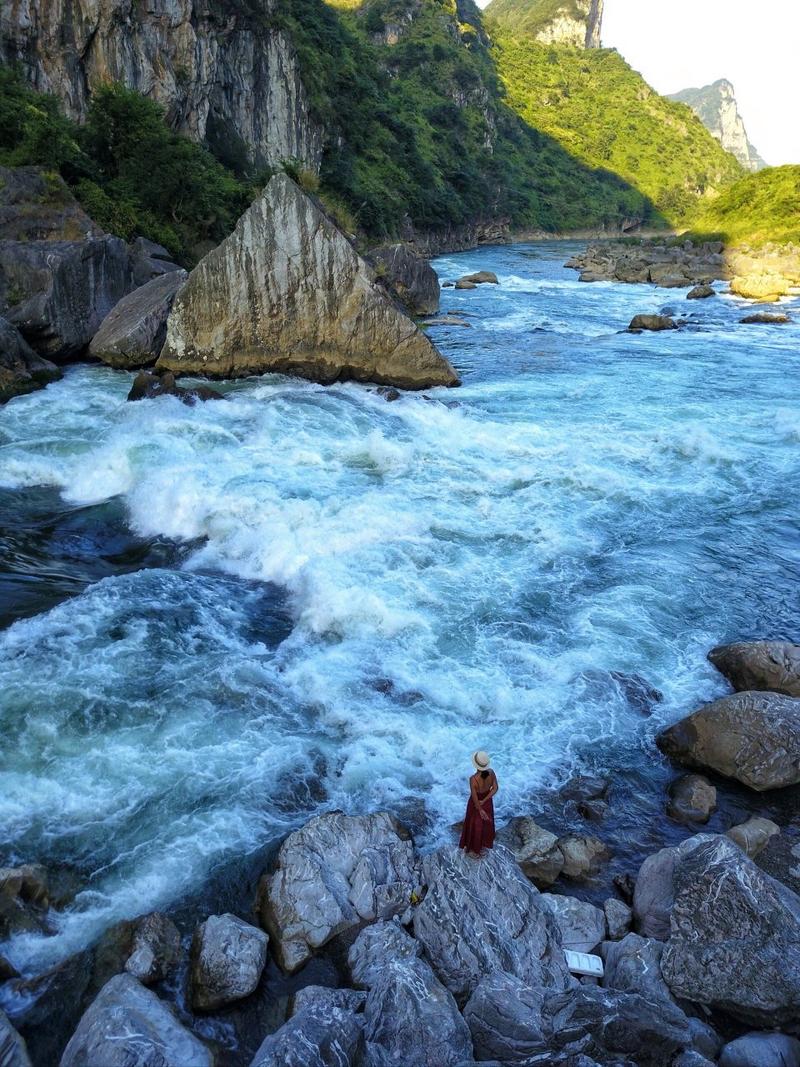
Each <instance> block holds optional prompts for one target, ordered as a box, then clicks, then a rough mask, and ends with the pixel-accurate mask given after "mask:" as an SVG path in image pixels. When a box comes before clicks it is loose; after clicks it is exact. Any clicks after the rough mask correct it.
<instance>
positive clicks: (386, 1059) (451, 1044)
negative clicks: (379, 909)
mask: <svg viewBox="0 0 800 1067" xmlns="http://www.w3.org/2000/svg"><path fill="white" fill-rule="evenodd" d="M421 953H422V946H421V945H420V944H419V942H417V941H415V940H414V938H412V937H410V936H409V935H408V934H407V933H406V932H405V930H403V929H402V927H401V926H400V925H399V923H394V922H378V923H375V924H373V925H372V926H368V927H367V928H366V929H365V930H362V932H361V933H360V934H359V936H358V938H357V939H356V941H355V943H354V944H353V946H352V948H351V949H350V953H349V955H348V963H349V965H350V969H351V973H352V975H353V980H354V981H355V982H357V983H358V984H360V985H365V986H367V988H368V990H369V992H368V993H367V1000H366V1004H365V1005H364V1037H365V1041H366V1049H367V1062H368V1063H370V1064H376V1065H382V1064H386V1065H387V1067H388V1065H389V1064H395V1063H398V1064H399V1063H402V1064H403V1067H428V1065H430V1064H442V1065H443V1067H457V1065H458V1064H460V1063H462V1062H463V1061H464V1060H465V1059H470V1058H471V1056H472V1040H471V1038H470V1032H469V1028H468V1026H467V1024H466V1022H465V1021H464V1019H463V1018H462V1017H461V1015H460V1014H459V1011H458V1006H457V1004H456V1002H455V1000H454V998H453V995H452V994H451V993H450V992H449V991H448V990H447V989H445V987H444V986H443V985H442V983H441V982H440V981H439V980H438V978H436V976H435V975H434V973H433V971H432V970H431V967H430V965H429V964H428V963H427V962H426V961H425V960H423V959H421Z"/></svg>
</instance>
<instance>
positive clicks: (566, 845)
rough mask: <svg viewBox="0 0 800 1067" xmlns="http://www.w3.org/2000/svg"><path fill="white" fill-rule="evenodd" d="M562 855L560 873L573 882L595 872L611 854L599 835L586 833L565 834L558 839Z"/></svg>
mask: <svg viewBox="0 0 800 1067" xmlns="http://www.w3.org/2000/svg"><path fill="white" fill-rule="evenodd" d="M558 847H559V848H560V849H561V853H562V855H563V857H564V867H563V870H562V874H563V875H564V877H565V878H570V879H571V880H572V881H574V882H583V881H586V880H587V879H588V878H591V877H592V875H594V874H596V873H597V870H598V869H599V867H600V865H601V864H602V862H603V861H604V860H606V859H608V857H609V856H610V855H611V852H610V850H609V848H608V846H607V845H606V844H605V843H604V842H603V841H601V840H600V838H599V837H592V836H590V835H588V834H567V835H566V836H565V837H560V838H559V839H558Z"/></svg>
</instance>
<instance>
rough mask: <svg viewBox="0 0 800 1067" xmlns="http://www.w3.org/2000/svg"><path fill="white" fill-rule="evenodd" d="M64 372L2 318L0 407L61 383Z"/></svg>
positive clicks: (0, 330) (0, 336)
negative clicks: (58, 382)
mask: <svg viewBox="0 0 800 1067" xmlns="http://www.w3.org/2000/svg"><path fill="white" fill-rule="evenodd" d="M60 377H61V371H60V370H59V368H58V367H57V366H56V365H55V363H51V362H50V360H48V359H43V358H42V357H41V356H39V355H37V353H36V352H34V351H33V349H32V348H31V346H30V345H29V344H28V342H27V341H26V340H25V338H24V337H23V336H22V334H21V333H20V332H19V330H17V329H16V327H14V326H12V325H11V323H10V322H7V321H6V320H5V319H4V318H0V404H2V403H5V401H6V400H10V399H11V397H12V396H22V395H24V394H25V393H33V392H35V390H37V389H43V388H44V387H45V386H46V385H48V384H49V383H50V382H55V381H58V379H59V378H60Z"/></svg>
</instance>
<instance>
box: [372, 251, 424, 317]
mask: <svg viewBox="0 0 800 1067" xmlns="http://www.w3.org/2000/svg"><path fill="white" fill-rule="evenodd" d="M367 258H368V260H369V262H370V263H372V264H373V266H374V267H375V273H376V275H377V276H378V278H379V280H380V281H381V282H383V283H384V284H385V285H386V286H387V288H388V289H389V291H390V292H392V293H393V294H394V295H395V297H396V298H397V299H398V300H399V301H400V303H401V304H403V306H404V307H405V308H406V309H407V310H408V311H410V312H411V314H412V315H435V314H436V312H437V311H438V310H439V278H438V276H437V274H436V271H435V270H434V269H433V267H432V266H431V265H430V263H429V262H428V261H427V260H426V259H423V258H422V257H421V256H418V255H417V253H416V252H414V251H413V249H411V248H410V247H409V246H408V245H404V244H394V245H381V246H380V247H379V248H374V249H372V251H371V252H370V253H369V255H368V257H367Z"/></svg>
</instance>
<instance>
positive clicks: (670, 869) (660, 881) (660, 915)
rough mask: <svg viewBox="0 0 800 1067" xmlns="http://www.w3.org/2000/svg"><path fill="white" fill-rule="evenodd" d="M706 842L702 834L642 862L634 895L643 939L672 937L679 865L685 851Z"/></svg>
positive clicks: (635, 909)
mask: <svg viewBox="0 0 800 1067" xmlns="http://www.w3.org/2000/svg"><path fill="white" fill-rule="evenodd" d="M702 840H704V838H703V837H702V835H699V836H697V837H690V838H687V840H686V841H682V842H681V843H680V844H679V845H674V846H670V847H669V848H662V849H661V850H660V851H659V852H656V853H654V854H653V855H652V856H648V857H647V859H646V860H645V861H644V863H642V865H641V867H640V868H639V874H638V875H637V877H636V887H635V889H634V893H633V922H634V926H635V928H636V931H637V933H639V934H641V935H642V936H643V937H652V938H655V939H656V940H657V941H666V940H667V938H668V937H669V931H670V922H669V919H670V911H671V909H672V902H673V887H672V879H673V875H674V873H675V865H676V863H677V862H678V861H679V859H680V857H681V855H682V854H683V853H684V852H686V851H687V850H691V849H692V848H694V847H695V846H696V845H697V844H698V842H700V841H702Z"/></svg>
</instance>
